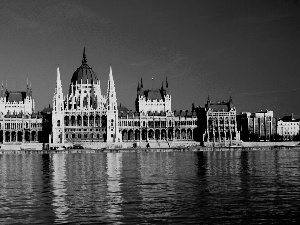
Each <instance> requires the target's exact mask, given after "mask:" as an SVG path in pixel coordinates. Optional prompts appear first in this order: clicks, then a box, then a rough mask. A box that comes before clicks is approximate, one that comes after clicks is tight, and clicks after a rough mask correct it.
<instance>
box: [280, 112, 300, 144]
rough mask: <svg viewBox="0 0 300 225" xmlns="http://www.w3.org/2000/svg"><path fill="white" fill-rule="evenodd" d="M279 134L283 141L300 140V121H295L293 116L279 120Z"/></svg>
mask: <svg viewBox="0 0 300 225" xmlns="http://www.w3.org/2000/svg"><path fill="white" fill-rule="evenodd" d="M277 134H278V138H279V139H280V140H282V141H294V140H300V138H299V119H295V118H294V117H293V115H291V116H284V117H282V118H281V119H279V120H278V122H277Z"/></svg>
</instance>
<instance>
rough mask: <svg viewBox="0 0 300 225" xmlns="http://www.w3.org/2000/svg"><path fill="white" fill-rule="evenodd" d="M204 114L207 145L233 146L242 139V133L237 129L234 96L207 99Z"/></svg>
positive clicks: (204, 138) (204, 136)
mask: <svg viewBox="0 0 300 225" xmlns="http://www.w3.org/2000/svg"><path fill="white" fill-rule="evenodd" d="M203 110H204V113H201V110H200V115H202V116H203V115H204V116H205V119H202V121H205V124H204V126H205V129H204V134H203V140H204V142H207V145H215V146H216V145H217V146H231V145H235V144H237V143H238V142H239V141H240V134H239V132H238V131H237V123H236V109H235V107H234V106H233V102H232V98H231V97H230V98H229V100H227V101H226V100H225V101H210V99H209V98H208V99H207V103H206V104H205V108H204V109H202V111H203Z"/></svg>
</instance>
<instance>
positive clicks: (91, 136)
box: [65, 133, 106, 141]
mask: <svg viewBox="0 0 300 225" xmlns="http://www.w3.org/2000/svg"><path fill="white" fill-rule="evenodd" d="M65 138H66V140H72V139H73V140H74V139H82V140H87V141H92V140H104V139H106V133H66V134H65Z"/></svg>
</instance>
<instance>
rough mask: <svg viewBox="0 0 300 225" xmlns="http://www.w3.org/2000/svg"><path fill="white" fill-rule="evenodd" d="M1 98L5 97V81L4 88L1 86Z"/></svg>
mask: <svg viewBox="0 0 300 225" xmlns="http://www.w3.org/2000/svg"><path fill="white" fill-rule="evenodd" d="M0 94H1V95H0V97H2V98H3V97H4V89H3V80H2V86H1V93H0Z"/></svg>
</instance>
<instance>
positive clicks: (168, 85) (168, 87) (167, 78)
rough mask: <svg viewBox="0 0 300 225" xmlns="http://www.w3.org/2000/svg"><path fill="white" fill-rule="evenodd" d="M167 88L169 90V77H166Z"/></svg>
mask: <svg viewBox="0 0 300 225" xmlns="http://www.w3.org/2000/svg"><path fill="white" fill-rule="evenodd" d="M166 88H169V83H168V77H166Z"/></svg>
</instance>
